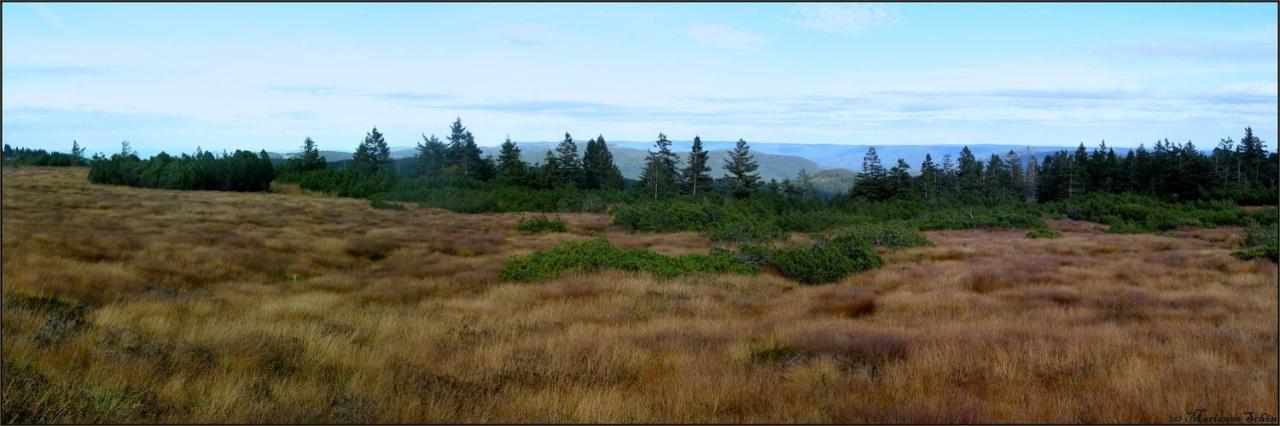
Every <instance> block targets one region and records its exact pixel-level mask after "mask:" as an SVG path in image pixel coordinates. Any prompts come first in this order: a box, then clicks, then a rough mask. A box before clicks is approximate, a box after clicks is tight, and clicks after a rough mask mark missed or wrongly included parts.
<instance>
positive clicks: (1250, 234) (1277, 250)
mask: <svg viewBox="0 0 1280 426" xmlns="http://www.w3.org/2000/svg"><path fill="white" fill-rule="evenodd" d="M1264 210H1267V209H1264ZM1259 213H1266V212H1265V211H1263V212H1259ZM1270 213H1271V216H1270V223H1265V222H1260V221H1257V220H1254V219H1250V223H1249V226H1248V227H1246V228H1245V240H1244V242H1243V243H1242V245H1243V246H1244V247H1245V249H1243V250H1239V251H1236V252H1235V253H1232V255H1233V256H1235V257H1238V258H1240V259H1244V260H1249V259H1258V258H1265V259H1271V260H1273V261H1280V226H1277V224H1276V217H1275V214H1276V210H1275V208H1274V207H1271V208H1270Z"/></svg>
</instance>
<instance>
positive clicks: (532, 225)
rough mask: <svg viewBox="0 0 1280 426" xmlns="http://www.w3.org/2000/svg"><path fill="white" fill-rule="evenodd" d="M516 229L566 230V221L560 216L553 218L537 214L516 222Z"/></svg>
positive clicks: (536, 230) (530, 230)
mask: <svg viewBox="0 0 1280 426" xmlns="http://www.w3.org/2000/svg"><path fill="white" fill-rule="evenodd" d="M516 230H519V231H524V232H564V231H565V226H564V222H563V221H561V220H560V219H559V218H556V219H551V218H548V217H546V216H535V217H529V218H523V219H520V223H518V224H516Z"/></svg>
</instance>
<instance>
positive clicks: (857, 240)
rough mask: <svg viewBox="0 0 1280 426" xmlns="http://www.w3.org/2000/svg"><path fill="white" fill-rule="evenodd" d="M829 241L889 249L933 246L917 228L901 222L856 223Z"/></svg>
mask: <svg viewBox="0 0 1280 426" xmlns="http://www.w3.org/2000/svg"><path fill="white" fill-rule="evenodd" d="M831 241H832V242H834V243H836V244H842V245H851V246H855V245H868V246H874V247H884V248H890V249H900V248H907V247H933V241H929V239H928V238H926V237H925V236H924V234H921V233H920V231H919V230H917V229H916V228H913V227H911V226H908V225H906V224H904V223H901V222H896V223H873V224H865V225H858V226H855V227H852V228H849V229H847V230H844V231H842V232H840V233H838V234H836V235H835V236H834V237H832V238H831Z"/></svg>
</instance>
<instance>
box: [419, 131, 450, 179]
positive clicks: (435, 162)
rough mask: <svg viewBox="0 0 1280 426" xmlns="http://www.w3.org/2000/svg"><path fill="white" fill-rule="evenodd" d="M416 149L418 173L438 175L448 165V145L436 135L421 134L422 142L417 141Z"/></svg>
mask: <svg viewBox="0 0 1280 426" xmlns="http://www.w3.org/2000/svg"><path fill="white" fill-rule="evenodd" d="M417 149H418V154H417V163H418V173H421V174H424V175H427V176H439V175H440V174H441V173H442V172H443V171H444V168H445V167H448V166H449V163H450V160H449V147H448V146H447V145H445V144H444V142H441V141H440V138H437V137H436V135H431V137H427V135H426V134H423V135H422V142H419V143H418V147H417Z"/></svg>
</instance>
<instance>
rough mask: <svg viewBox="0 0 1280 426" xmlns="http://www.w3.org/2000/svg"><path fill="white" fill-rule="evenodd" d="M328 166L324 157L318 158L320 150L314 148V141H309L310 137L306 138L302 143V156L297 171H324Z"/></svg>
mask: <svg viewBox="0 0 1280 426" xmlns="http://www.w3.org/2000/svg"><path fill="white" fill-rule="evenodd" d="M328 166H329V163H328V162H326V161H325V160H324V157H321V156H320V148H318V147H317V146H316V141H313V140H311V137H307V139H306V140H304V141H302V156H301V160H300V161H299V171H301V172H310V171H314V170H324V169H325V168H326V167H328Z"/></svg>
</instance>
